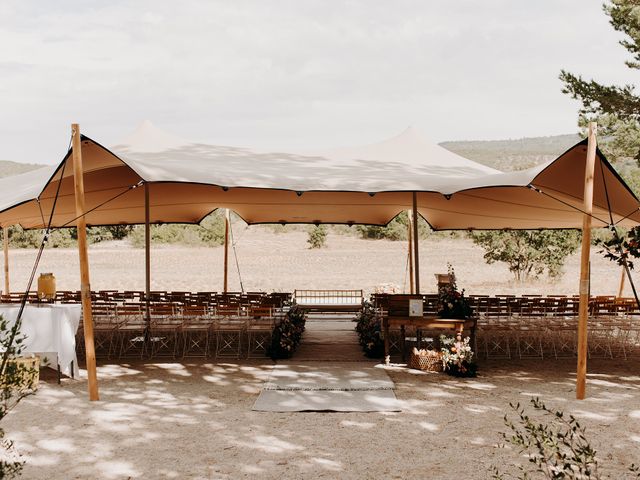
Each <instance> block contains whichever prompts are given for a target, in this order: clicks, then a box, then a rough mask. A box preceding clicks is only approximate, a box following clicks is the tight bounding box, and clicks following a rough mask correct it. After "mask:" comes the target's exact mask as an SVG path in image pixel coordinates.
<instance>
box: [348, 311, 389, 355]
mask: <svg viewBox="0 0 640 480" xmlns="http://www.w3.org/2000/svg"><path fill="white" fill-rule="evenodd" d="M353 321H354V322H356V328H355V330H356V332H357V333H358V339H359V342H360V345H361V346H362V350H363V351H364V354H365V356H367V357H369V358H382V356H383V355H384V339H383V338H382V318H381V317H380V314H379V313H378V311H377V310H376V308H375V307H374V306H373V304H372V303H371V302H364V305H363V306H362V310H361V311H360V312H359V313H358V315H356V318H354V320H353Z"/></svg>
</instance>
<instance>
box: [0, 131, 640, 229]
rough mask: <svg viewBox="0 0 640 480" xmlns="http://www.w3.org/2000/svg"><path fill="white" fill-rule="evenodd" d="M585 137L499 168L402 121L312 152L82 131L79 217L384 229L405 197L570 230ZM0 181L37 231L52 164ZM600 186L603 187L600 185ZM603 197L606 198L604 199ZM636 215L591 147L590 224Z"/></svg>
mask: <svg viewBox="0 0 640 480" xmlns="http://www.w3.org/2000/svg"><path fill="white" fill-rule="evenodd" d="M585 152H586V142H580V143H578V144H577V145H575V146H574V147H572V148H571V149H569V150H568V151H567V152H566V153H564V154H563V155H561V156H560V157H559V158H557V159H556V160H554V161H552V162H549V163H547V164H544V165H540V166H538V167H535V168H533V169H529V170H525V171H519V172H509V173H502V172H499V171H497V170H494V169H491V168H489V167H486V166H484V165H481V164H479V163H476V162H473V161H470V160H467V159H465V158H463V157H460V156H458V155H455V154H453V153H451V152H449V151H447V150H445V149H443V148H441V147H439V146H437V145H432V144H430V143H428V142H426V141H425V140H424V139H423V138H421V137H420V136H419V135H418V134H417V133H416V132H415V131H414V130H413V129H408V130H406V131H405V132H404V133H402V134H400V135H398V136H396V137H394V138H391V139H389V140H386V141H383V142H380V143H376V144H373V145H369V146H365V147H358V148H344V149H337V150H331V151H326V152H321V153H319V154H293V153H282V152H276V153H265V152H259V151H255V150H250V149H247V148H238V147H225V146H216V145H206V144H202V143H194V142H189V141H185V140H182V139H180V138H178V137H175V136H172V135H168V134H165V133H164V132H161V131H159V130H158V129H156V128H155V127H153V126H152V125H150V124H149V123H144V124H142V125H141V126H140V127H139V128H138V129H137V131H136V132H134V134H132V135H131V136H129V137H128V138H127V139H125V140H124V141H123V142H121V143H120V144H119V145H116V146H114V147H113V148H111V149H107V148H105V147H103V146H101V145H100V144H99V143H97V142H96V141H94V140H92V139H90V138H88V137H82V156H83V167H84V177H85V179H84V183H85V185H84V186H85V195H86V208H87V210H88V211H89V213H88V214H87V215H86V221H87V224H88V225H114V224H135V223H144V221H145V208H144V205H145V202H144V192H143V189H141V188H140V189H137V188H135V186H136V185H139V184H140V183H148V185H149V193H150V221H151V223H172V222H181V223H198V222H200V221H201V220H202V219H203V218H204V217H205V216H206V215H207V214H209V213H210V212H211V211H213V210H215V209H216V208H219V207H225V208H229V209H232V210H233V211H235V212H236V213H237V214H238V215H240V216H241V217H242V218H243V219H244V220H245V221H246V222H247V223H249V224H258V223H342V224H373V225H385V224H387V223H388V222H389V221H390V220H392V219H393V218H394V217H395V216H396V215H397V214H398V213H400V212H401V211H402V210H405V209H407V208H410V207H411V205H412V193H411V192H418V194H417V205H418V211H419V212H420V214H421V215H422V216H423V217H424V218H425V219H426V220H427V221H428V222H429V223H430V224H431V226H432V227H433V228H435V229H438V230H442V229H504V228H512V229H523V228H580V227H581V226H582V214H581V210H582V208H583V207H582V204H583V189H584V171H585V158H586V154H585ZM71 153H72V152H71V151H69V152H68V153H67V154H66V155H65V157H64V159H63V162H62V163H60V165H58V166H57V167H48V168H43V169H40V170H36V171H33V172H28V173H25V174H22V175H18V176H15V177H11V178H6V179H0V225H2V226H7V225H13V224H20V225H22V226H23V227H25V228H38V227H42V226H43V224H44V223H45V219H46V220H48V214H49V212H50V211H51V206H52V201H53V198H54V196H55V193H56V190H57V187H58V182H59V179H60V174H61V172H62V166H63V164H64V162H65V161H66V160H67V159H68V158H70V157H71ZM605 187H606V188H605ZM607 194H608V196H609V202H607ZM609 203H610V205H611V211H612V214H613V220H614V222H619V224H620V225H623V226H629V225H636V224H638V223H640V212H639V211H638V207H639V206H640V203H639V202H638V199H637V198H636V197H635V196H634V195H633V193H632V192H631V190H630V189H629V188H628V187H627V186H626V185H625V183H624V182H623V181H622V180H621V179H620V177H619V176H618V175H617V174H616V173H615V171H614V170H613V168H612V167H611V165H610V164H609V163H608V161H607V160H606V159H605V158H604V156H603V155H602V154H601V153H600V152H598V159H597V162H596V171H595V193H594V212H593V215H594V223H593V225H594V226H595V227H598V226H606V225H608V224H609V223H610V219H609V209H608V204H609ZM74 218H75V204H74V189H73V171H72V169H71V168H65V169H64V178H63V180H62V185H61V188H60V196H59V202H58V205H57V207H56V214H55V216H54V219H53V226H58V227H60V226H66V225H71V226H72V225H73V220H74Z"/></svg>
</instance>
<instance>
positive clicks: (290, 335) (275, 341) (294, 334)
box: [267, 304, 307, 360]
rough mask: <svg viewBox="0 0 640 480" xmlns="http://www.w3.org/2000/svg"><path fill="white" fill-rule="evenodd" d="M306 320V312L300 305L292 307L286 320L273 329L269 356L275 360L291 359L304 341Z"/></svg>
mask: <svg viewBox="0 0 640 480" xmlns="http://www.w3.org/2000/svg"><path fill="white" fill-rule="evenodd" d="M306 319H307V314H306V312H305V311H304V310H303V309H302V308H300V307H299V306H298V305H295V304H294V305H292V306H291V307H290V308H289V311H287V313H286V315H285V316H284V318H283V319H282V320H281V321H280V322H279V323H278V324H277V325H276V326H275V327H274V328H273V333H272V335H271V345H270V347H269V348H268V349H267V356H269V357H271V358H272V359H273V360H277V359H279V358H291V356H292V355H293V353H294V352H295V351H296V348H298V345H299V344H300V341H301V340H302V334H303V332H304V326H305V322H306Z"/></svg>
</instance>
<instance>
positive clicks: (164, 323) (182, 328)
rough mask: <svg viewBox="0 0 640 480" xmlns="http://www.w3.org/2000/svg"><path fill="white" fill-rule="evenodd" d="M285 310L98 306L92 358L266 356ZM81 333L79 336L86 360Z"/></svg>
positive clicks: (174, 306) (81, 331)
mask: <svg viewBox="0 0 640 480" xmlns="http://www.w3.org/2000/svg"><path fill="white" fill-rule="evenodd" d="M285 311H286V308H281V307H271V306H269V307H251V308H242V307H238V306H232V305H230V306H218V307H210V306H202V305H201V306H193V305H179V304H153V305H151V306H150V310H149V315H148V316H147V312H146V309H145V306H144V305H133V304H123V305H118V304H116V305H112V304H105V305H100V304H97V305H95V306H94V309H93V320H94V321H93V325H94V339H95V340H94V341H95V348H96V355H97V356H98V357H104V358H108V359H113V358H115V359H121V358H127V357H140V358H156V357H171V358H184V357H210V358H219V357H233V358H243V357H254V356H264V355H265V354H266V350H267V347H268V345H269V342H270V339H271V334H272V331H273V328H274V325H275V324H276V322H278V321H279V320H280V319H281V318H282V316H283V315H284V313H285ZM83 337H84V331H83V329H82V325H81V327H80V328H79V330H78V333H77V343H76V344H77V345H78V347H79V355H80V356H81V357H82V356H83V355H84V349H83V345H84V343H83V342H84V340H83Z"/></svg>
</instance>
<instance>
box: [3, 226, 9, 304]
mask: <svg viewBox="0 0 640 480" xmlns="http://www.w3.org/2000/svg"><path fill="white" fill-rule="evenodd" d="M2 243H3V247H4V293H5V295H9V293H11V291H10V290H9V228H8V227H2Z"/></svg>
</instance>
